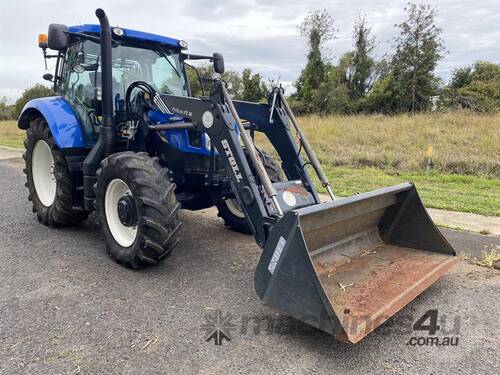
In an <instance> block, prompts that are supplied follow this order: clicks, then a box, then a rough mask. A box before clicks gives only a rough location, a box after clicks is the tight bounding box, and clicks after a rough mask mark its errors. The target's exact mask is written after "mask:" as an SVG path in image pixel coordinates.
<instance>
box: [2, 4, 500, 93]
mask: <svg viewBox="0 0 500 375" xmlns="http://www.w3.org/2000/svg"><path fill="white" fill-rule="evenodd" d="M406 3H407V1H395V0H378V1H376V0H371V1H369V0H339V1H337V0H322V1H316V0H233V1H229V0H226V1H223V0H176V1H166V0H165V1H155V0H149V1H138V0H134V1H131V0H120V1H117V0H108V1H94V0H86V1H74V0H43V1H40V0H30V1H23V0H17V1H12V0H0V4H1V8H2V11H1V12H0V98H1V97H3V96H6V97H7V99H8V101H9V102H13V101H15V100H16V99H17V98H18V97H19V95H20V94H21V93H22V91H23V89H25V88H26V87H29V86H31V85H33V84H35V83H43V82H44V81H43V80H42V78H41V77H42V75H43V74H44V73H46V71H45V68H44V63H43V59H42V52H41V50H40V49H39V48H38V44H37V37H38V34H40V33H46V32H47V28H48V25H49V24H50V23H63V24H66V25H79V24H84V23H97V18H96V17H95V15H94V11H95V9H96V8H97V7H102V8H103V9H104V10H105V11H106V12H107V14H108V17H109V20H110V23H111V24H112V25H118V26H122V27H125V28H130V29H136V30H141V31H146V32H151V33H155V34H161V35H166V36H170V37H173V38H177V39H184V40H186V41H188V43H189V52H191V53H200V54H211V53H212V52H220V53H222V54H223V55H224V58H225V63H226V69H229V70H236V71H242V70H243V69H245V68H250V69H252V71H254V72H258V73H260V74H261V75H262V76H263V77H264V78H266V79H273V80H278V79H279V80H280V82H282V83H283V84H284V85H285V87H287V88H289V89H290V88H291V86H292V83H293V81H294V80H296V79H297V77H298V75H299V74H300V71H301V69H302V68H303V67H304V65H305V62H306V53H307V48H306V41H305V40H304V39H303V38H302V37H301V36H300V34H299V31H298V29H297V26H298V25H299V24H300V22H301V21H302V20H303V19H304V17H306V16H307V15H308V13H309V12H310V11H313V10H316V9H326V10H327V11H328V12H329V13H330V14H331V16H332V17H333V19H334V21H335V27H336V28H337V29H338V33H337V38H336V39H334V40H332V41H331V42H329V43H328V44H327V45H326V47H327V51H326V56H327V57H328V58H330V59H331V60H333V61H337V60H338V58H339V57H340V56H341V55H342V54H343V53H345V52H346V51H348V50H349V49H350V48H351V47H352V29H353V25H354V21H355V19H356V16H357V15H358V14H361V15H366V19H367V21H368V24H369V26H371V27H372V33H373V35H374V36H375V37H376V40H377V46H376V50H375V54H376V56H382V55H384V54H391V52H392V50H393V45H394V43H393V38H394V36H396V35H397V29H396V28H395V24H398V23H401V22H402V21H404V19H405V15H406V14H405V11H404V6H405V4H406ZM426 3H429V4H432V5H434V6H435V7H437V9H438V10H439V14H438V17H437V19H436V22H437V24H438V26H440V27H441V28H442V30H443V34H442V37H443V39H444V41H445V44H446V48H447V50H448V53H447V54H446V55H445V57H444V59H443V60H442V61H441V62H440V64H439V66H438V68H437V70H436V73H437V74H438V75H439V76H440V77H441V78H442V79H443V80H445V81H446V80H448V79H449V77H450V74H451V72H452V71H453V69H455V68H457V67H460V66H465V65H471V64H472V63H474V62H475V61H476V60H487V61H492V62H495V63H500V1H499V0H475V1H472V0H439V1H430V0H428V1H426ZM54 64H55V62H54V61H53V60H51V61H49V70H48V71H53V69H52V70H51V69H50V68H51V67H52V68H53V66H54Z"/></svg>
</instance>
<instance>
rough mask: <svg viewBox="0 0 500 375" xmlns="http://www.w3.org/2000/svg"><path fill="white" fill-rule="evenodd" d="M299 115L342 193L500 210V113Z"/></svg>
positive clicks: (4, 127) (7, 134)
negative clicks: (401, 193) (412, 196)
mask: <svg viewBox="0 0 500 375" xmlns="http://www.w3.org/2000/svg"><path fill="white" fill-rule="evenodd" d="M299 122H300V123H301V125H302V127H303V129H304V131H305V132H306V133H307V135H308V137H309V139H310V141H311V143H312V144H313V148H314V149H315V151H316V153H317V156H318V158H319V159H320V161H321V163H322V165H323V167H324V168H325V171H326V173H327V175H328V177H329V178H330V180H331V182H332V184H333V186H334V189H335V192H336V193H337V194H339V195H341V196H347V195H351V194H353V193H355V192H364V191H368V190H372V189H376V188H380V187H384V186H387V185H394V184H397V183H400V182H403V181H412V182H414V183H415V185H416V186H417V188H418V191H419V193H420V195H421V197H422V199H423V200H424V203H425V204H426V206H428V207H434V208H442V209H449V210H454V211H464V212H473V213H478V214H482V215H494V216H500V116H478V115H473V114H468V113H448V114H423V115H416V116H394V117H390V116H349V117H346V116H330V117H323V118H322V117H317V116H311V117H303V118H301V119H299ZM23 138H24V131H21V130H19V129H18V128H17V123H16V122H15V121H4V122H0V144H3V145H7V146H12V147H23V143H22V142H23ZM257 141H258V144H261V146H262V148H264V149H267V148H269V145H266V144H265V143H264V142H262V138H261V137H259V138H258V139H257ZM426 165H430V166H431V168H430V169H429V170H426Z"/></svg>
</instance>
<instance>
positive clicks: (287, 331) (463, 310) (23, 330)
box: [0, 159, 500, 374]
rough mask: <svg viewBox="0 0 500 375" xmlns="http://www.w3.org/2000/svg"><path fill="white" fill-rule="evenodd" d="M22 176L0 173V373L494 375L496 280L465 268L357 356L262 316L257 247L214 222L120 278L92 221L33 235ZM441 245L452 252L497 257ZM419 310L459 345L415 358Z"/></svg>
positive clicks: (494, 240) (426, 350)
mask: <svg viewBox="0 0 500 375" xmlns="http://www.w3.org/2000/svg"><path fill="white" fill-rule="evenodd" d="M21 170H22V164H21V162H20V160H19V159H11V160H4V161H0V181H1V182H2V183H1V187H0V228H1V230H0V309H1V310H0V311H1V318H0V374H15V373H39V374H72V373H75V374H76V373H81V374H113V373H116V374H118V373H120V374H139V373H142V374H153V373H174V372H176V373H181V374H184V373H186V374H193V373H204V374H216V373H217V374H218V373H222V372H226V373H271V372H273V373H312V372H315V373H328V374H339V373H349V374H355V373H366V374H371V373H375V374H378V373H397V374H399V373H401V374H403V373H404V374H408V373H422V374H429V373H434V374H439V373H459V374H462V373H463V374H472V373H474V374H479V373H491V374H498V373H500V367H499V366H500V365H499V360H498V358H499V356H500V327H499V324H498V317H499V315H500V300H499V295H500V272H499V271H496V270H493V269H486V268H482V267H478V266H475V265H472V264H471V263H470V262H468V261H461V262H460V263H459V264H458V266H457V267H456V268H455V269H454V270H453V271H452V272H451V273H450V274H448V275H446V276H445V277H443V278H442V279H441V280H440V281H438V282H437V283H436V284H435V285H434V286H432V287H431V288H430V289H428V290H427V291H425V292H424V293H423V294H422V295H421V296H420V297H418V298H417V299H416V300H415V301H413V302H412V303H411V304H410V305H408V306H407V307H406V308H405V309H403V310H402V311H401V312H400V313H398V314H397V315H396V316H395V317H394V318H393V319H392V320H390V321H389V322H387V323H386V324H384V325H383V326H382V327H380V328H379V329H378V330H376V331H375V332H374V333H372V334H371V335H369V336H368V337H366V338H365V339H364V340H363V341H362V342H361V343H359V344H358V345H355V346H353V345H349V344H344V343H341V342H338V341H335V340H334V339H333V338H332V337H331V336H328V335H326V334H324V333H323V332H321V331H318V330H314V329H312V328H308V327H307V326H304V325H302V324H301V323H298V322H296V321H294V320H293V319H290V318H287V317H286V316H284V315H280V314H277V313H276V312H275V311H273V310H272V309H270V308H268V307H266V306H264V305H263V304H262V303H261V301H260V300H259V299H258V297H257V296H256V294H255V292H254V288H253V271H254V267H255V265H256V263H257V261H258V258H259V254H260V251H259V248H258V247H257V246H256V245H255V243H254V241H253V238H252V237H249V236H245V235H241V234H237V233H234V232H232V231H229V230H227V229H225V228H224V226H223V224H222V221H221V220H220V219H218V218H217V216H216V214H215V211H214V210H204V211H201V212H196V213H193V212H187V211H184V212H183V213H182V219H183V221H184V227H183V228H184V229H183V240H182V242H181V244H180V245H179V247H177V248H176V250H175V251H174V253H173V255H172V256H171V257H170V258H168V259H167V260H166V261H165V262H164V263H163V264H162V265H161V266H158V267H155V268H152V269H148V270H145V271H130V270H126V269H123V268H121V267H120V266H119V265H117V264H115V263H114V262H113V261H112V260H110V259H109V258H108V257H107V256H106V254H105V252H104V245H103V242H102V240H101V239H100V236H99V233H98V230H97V227H96V224H95V221H94V220H93V219H92V218H90V219H89V220H88V221H87V222H85V223H84V224H82V225H80V226H77V227H73V228H65V229H51V228H47V227H45V226H43V225H41V224H40V223H38V222H37V220H36V218H35V217H34V215H33V214H32V212H31V205H30V204H29V203H28V202H27V199H26V197H27V192H26V189H25V188H24V176H23V174H22V172H21ZM444 232H445V235H446V236H447V237H448V238H449V239H450V241H451V242H452V243H453V245H454V246H455V247H456V248H457V249H458V251H459V252H461V253H467V254H472V255H476V256H477V255H478V254H479V253H481V252H482V251H484V250H487V249H490V248H493V247H495V246H500V240H499V238H498V237H494V236H480V235H473V234H470V233H463V232H453V231H449V230H445V231H444ZM216 309H220V312H221V314H222V315H223V316H225V314H228V313H230V314H231V317H230V322H231V323H232V324H233V328H232V329H231V330H229V331H230V337H231V340H230V341H223V342H222V345H221V346H217V345H214V342H213V341H209V342H206V341H205V332H204V330H203V328H202V327H203V326H204V325H206V324H207V320H206V316H214V314H215V313H216V311H217V310H216ZM429 309H437V310H438V319H439V324H440V326H441V329H440V331H438V333H437V337H438V338H439V339H440V340H442V339H444V338H445V337H452V338H455V339H456V338H458V344H457V345H456V346H427V345H422V346H420V345H418V344H417V345H412V337H416V339H414V340H413V342H418V341H419V340H418V338H419V337H422V338H424V339H420V341H421V342H423V341H425V337H428V335H427V333H426V332H425V331H413V330H412V326H413V324H414V322H415V321H416V320H417V319H418V318H419V317H421V316H422V315H423V314H424V313H425V312H426V311H427V310H429ZM257 321H259V322H262V324H261V325H260V328H261V329H260V332H256V331H254V328H255V327H256V323H255V322H257ZM245 322H247V323H248V324H247V325H246V324H245ZM268 322H271V323H272V324H271V325H270V326H271V327H272V328H269V327H270V326H268V325H267V323H268ZM268 328H269V329H268ZM441 342H442V341H441Z"/></svg>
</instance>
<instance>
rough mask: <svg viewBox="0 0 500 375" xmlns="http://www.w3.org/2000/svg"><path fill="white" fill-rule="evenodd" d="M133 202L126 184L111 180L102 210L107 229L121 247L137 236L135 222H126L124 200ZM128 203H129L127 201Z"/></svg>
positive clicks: (117, 179)
mask: <svg viewBox="0 0 500 375" xmlns="http://www.w3.org/2000/svg"><path fill="white" fill-rule="evenodd" d="M126 201H128V202H133V195H132V192H131V191H130V188H129V187H128V185H127V184H126V183H125V182H124V181H123V180H121V179H119V178H115V179H114V180H111V182H110V183H109V184H108V186H107V188H106V194H105V195H104V210H105V214H106V222H107V224H108V228H109V231H110V232H111V235H112V236H113V238H114V240H115V241H116V242H117V243H118V244H119V245H120V246H123V247H130V246H132V244H133V243H134V242H135V239H136V237H137V223H136V222H134V223H131V222H127V220H126V218H125V216H126V213H124V211H123V210H124V208H123V204H124V202H126ZM129 204H130V203H129Z"/></svg>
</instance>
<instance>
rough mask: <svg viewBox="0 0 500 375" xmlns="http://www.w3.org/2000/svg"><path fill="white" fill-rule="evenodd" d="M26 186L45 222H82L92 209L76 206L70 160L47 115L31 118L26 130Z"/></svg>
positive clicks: (58, 223) (38, 214)
mask: <svg viewBox="0 0 500 375" xmlns="http://www.w3.org/2000/svg"><path fill="white" fill-rule="evenodd" d="M24 147H25V148H26V151H25V153H24V154H23V158H24V160H25V162H26V168H25V169H24V173H25V174H26V178H27V182H26V187H27V188H28V190H29V196H28V199H29V200H30V201H32V202H33V212H36V215H37V218H38V220H39V221H40V222H42V223H43V224H45V225H50V226H53V227H58V226H63V225H71V224H78V223H80V222H82V221H84V220H85V219H86V218H87V216H88V212H86V211H84V210H81V209H77V208H73V199H72V194H73V183H72V181H71V177H70V174H69V170H68V166H67V164H66V159H65V158H64V155H63V154H62V152H61V150H59V148H58V147H57V145H56V144H55V142H54V139H53V138H52V134H51V133H50V129H49V127H48V125H47V122H46V121H45V119H44V118H42V117H38V118H36V119H34V120H33V121H31V123H30V127H29V128H28V129H27V130H26V140H25V141H24Z"/></svg>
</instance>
